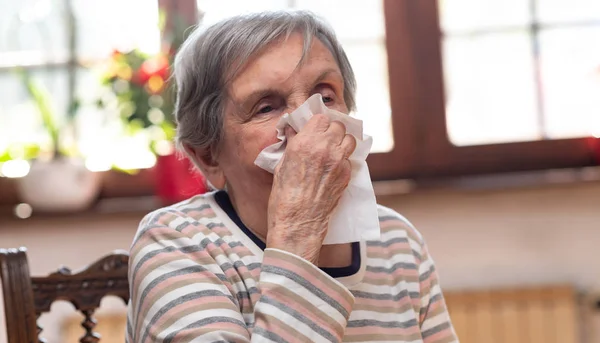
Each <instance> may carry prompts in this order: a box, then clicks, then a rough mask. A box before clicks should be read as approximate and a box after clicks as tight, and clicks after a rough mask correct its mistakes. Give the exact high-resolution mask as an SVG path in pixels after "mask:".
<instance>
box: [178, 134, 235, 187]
mask: <svg viewBox="0 0 600 343" xmlns="http://www.w3.org/2000/svg"><path fill="white" fill-rule="evenodd" d="M183 149H184V150H185V153H186V154H187V155H188V157H189V158H191V159H192V162H194V164H195V165H196V167H198V168H199V169H200V171H201V172H202V174H203V175H204V177H205V178H206V180H207V181H208V183H209V184H210V185H211V186H212V187H214V188H216V189H224V188H225V183H226V181H227V180H226V179H225V174H224V173H223V170H222V169H221V166H220V165H219V163H218V161H217V160H216V158H215V156H214V155H213V153H212V152H211V151H210V149H198V148H194V147H192V146H191V145H189V144H184V145H183Z"/></svg>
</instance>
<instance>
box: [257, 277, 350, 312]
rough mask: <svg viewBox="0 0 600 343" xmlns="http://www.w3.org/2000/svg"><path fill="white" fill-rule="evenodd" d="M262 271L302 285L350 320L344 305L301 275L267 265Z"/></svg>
mask: <svg viewBox="0 0 600 343" xmlns="http://www.w3.org/2000/svg"><path fill="white" fill-rule="evenodd" d="M262 271H263V272H267V273H272V274H276V275H280V276H285V277H286V278H288V279H290V280H292V281H294V282H296V283H297V284H299V285H301V286H302V287H304V288H305V289H306V290H308V291H309V292H311V293H312V294H314V295H316V296H317V297H319V298H321V299H322V300H323V301H325V302H326V303H328V304H329V305H330V306H331V307H333V308H335V309H336V310H338V312H340V313H341V314H342V315H343V316H344V317H345V318H348V311H346V309H345V308H344V307H342V305H340V303H338V302H337V301H336V300H335V299H333V298H332V297H330V296H329V295H327V294H326V293H325V292H323V291H322V290H320V289H318V288H316V287H315V286H314V285H312V284H311V283H309V282H308V281H307V280H306V279H304V278H303V277H301V276H300V275H298V274H296V273H294V272H292V271H289V270H286V269H283V268H279V267H275V266H270V265H266V266H265V265H263V268H262Z"/></svg>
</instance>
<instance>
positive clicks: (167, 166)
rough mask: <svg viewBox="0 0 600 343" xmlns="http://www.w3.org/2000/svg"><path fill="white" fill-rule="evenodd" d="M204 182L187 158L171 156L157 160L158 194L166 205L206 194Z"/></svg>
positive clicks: (160, 157)
mask: <svg viewBox="0 0 600 343" xmlns="http://www.w3.org/2000/svg"><path fill="white" fill-rule="evenodd" d="M204 180H205V179H204V176H202V174H200V173H199V172H198V171H196V169H195V168H194V166H193V165H192V163H191V162H190V160H188V159H187V158H183V159H181V158H179V157H178V156H177V155H175V154H169V155H165V156H158V158H157V160H156V193H157V196H158V197H159V198H160V199H161V201H162V202H163V204H165V205H170V204H174V203H176V202H180V201H183V200H185V199H188V198H190V197H192V196H194V195H197V194H202V193H205V192H206V190H207V189H206V183H205V181H204Z"/></svg>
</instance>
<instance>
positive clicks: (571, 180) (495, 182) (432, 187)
mask: <svg viewBox="0 0 600 343" xmlns="http://www.w3.org/2000/svg"><path fill="white" fill-rule="evenodd" d="M595 182H600V167H587V168H577V169H557V170H544V171H532V172H518V173H505V174H497V175H480V176H464V177H452V178H443V179H442V178H435V179H417V180H394V181H375V182H373V188H374V190H375V195H376V196H377V197H378V198H387V197H393V196H402V195H410V194H415V193H422V192H439V191H454V192H478V191H506V190H511V189H512V190H517V189H530V188H542V187H560V186H572V185H574V184H582V183H595ZM162 206H164V204H163V203H162V202H161V201H160V199H159V198H158V197H156V196H151V195H139V196H128V197H106V198H102V199H100V200H98V201H97V203H96V204H95V205H94V206H93V207H92V208H90V209H88V210H85V211H81V212H76V213H35V212H34V213H33V214H32V216H31V217H29V218H25V219H21V218H18V217H17V216H16V215H15V213H14V205H9V204H5V205H0V224H4V223H8V222H14V221H21V222H22V221H24V220H81V219H93V218H98V217H103V216H111V217H131V216H136V217H139V219H140V220H141V219H142V217H143V216H144V215H146V214H147V213H149V212H151V211H153V210H156V209H158V208H160V207H162Z"/></svg>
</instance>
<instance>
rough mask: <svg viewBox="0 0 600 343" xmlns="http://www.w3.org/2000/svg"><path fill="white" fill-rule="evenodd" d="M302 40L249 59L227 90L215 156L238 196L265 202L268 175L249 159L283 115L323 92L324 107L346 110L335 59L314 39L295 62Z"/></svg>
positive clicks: (270, 139)
mask: <svg viewBox="0 0 600 343" xmlns="http://www.w3.org/2000/svg"><path fill="white" fill-rule="evenodd" d="M303 42H304V41H303V37H302V35H301V34H293V35H291V36H290V37H289V38H288V39H287V40H285V41H282V42H278V43H275V44H273V45H271V46H269V47H268V48H267V49H265V52H264V53H262V54H261V55H259V56H258V57H256V58H254V59H253V60H252V61H250V62H249V63H248V65H247V66H246V67H245V68H244V69H243V70H242V71H241V73H239V75H238V76H237V77H236V78H235V79H234V80H233V82H232V83H231V85H230V87H229V89H228V92H229V101H228V102H227V104H226V106H225V120H224V129H225V131H224V132H225V136H224V139H223V141H222V146H221V150H220V153H219V155H218V156H217V159H216V160H217V163H218V165H219V168H220V170H221V173H222V176H223V177H224V179H225V180H224V181H225V182H226V184H227V187H228V191H229V193H230V194H231V195H232V196H234V197H238V198H240V199H239V200H241V199H244V201H248V200H251V201H259V202H264V204H265V206H266V203H267V201H268V197H269V194H270V191H271V185H272V180H273V176H272V175H271V174H270V173H268V172H266V171H264V170H262V169H260V168H259V167H257V166H256V165H254V160H255V159H256V157H257V156H258V154H259V153H260V152H261V151H262V150H263V149H264V148H265V147H267V146H269V145H271V144H274V143H276V142H277V131H276V128H275V126H276V124H277V122H278V121H279V119H280V118H281V116H282V115H283V114H284V113H291V112H292V111H294V110H295V109H296V108H297V107H298V106H300V105H301V104H302V103H304V102H305V101H306V100H307V99H308V98H309V97H310V96H311V95H313V94H315V93H320V94H321V95H322V97H323V102H324V103H325V104H326V105H327V106H328V107H331V108H333V109H335V110H337V111H340V112H343V113H347V112H348V109H347V107H346V104H345V102H344V82H343V79H342V74H341V72H340V69H339V67H338V64H337V63H336V61H335V58H334V57H333V55H332V54H331V52H330V51H329V49H327V47H326V46H325V45H324V44H323V43H322V42H321V41H319V40H318V39H313V41H312V45H311V47H310V49H309V51H308V53H307V56H306V57H305V60H304V61H303V62H302V64H300V65H299V62H300V59H301V57H302V49H303ZM211 181H213V180H211ZM215 181H217V180H215ZM217 182H219V181H217ZM213 184H214V182H213Z"/></svg>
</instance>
